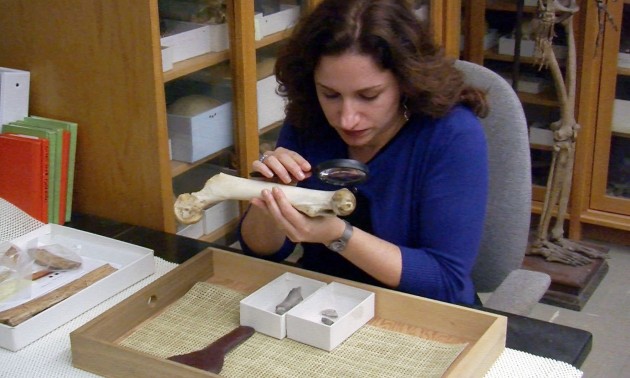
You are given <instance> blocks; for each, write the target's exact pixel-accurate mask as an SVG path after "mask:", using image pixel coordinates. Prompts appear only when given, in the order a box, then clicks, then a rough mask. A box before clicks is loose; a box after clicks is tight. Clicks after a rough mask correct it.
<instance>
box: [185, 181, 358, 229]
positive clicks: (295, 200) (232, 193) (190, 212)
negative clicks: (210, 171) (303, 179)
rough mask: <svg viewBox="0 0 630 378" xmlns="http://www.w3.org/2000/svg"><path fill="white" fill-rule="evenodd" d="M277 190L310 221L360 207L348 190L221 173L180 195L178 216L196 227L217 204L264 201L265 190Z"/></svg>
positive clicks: (343, 213) (345, 213)
mask: <svg viewBox="0 0 630 378" xmlns="http://www.w3.org/2000/svg"><path fill="white" fill-rule="evenodd" d="M274 187H279V188H280V189H282V191H283V192H284V194H285V195H286V197H287V199H288V200H289V202H290V203H291V205H293V207H295V208H296V209H297V210H299V211H301V212H302V213H304V214H306V215H308V216H310V217H316V216H320V215H341V216H345V215H349V214H350V213H352V212H353V211H354V208H355V207H356V198H355V197H354V194H352V192H351V191H349V190H348V189H345V188H344V189H339V190H337V191H324V190H314V189H307V188H299V187H296V186H290V185H282V184H277V183H271V182H266V181H257V180H251V179H245V178H241V177H236V176H232V175H227V174H224V173H219V174H217V175H215V176H212V177H211V178H210V179H209V180H208V181H206V184H205V185H204V187H203V189H201V190H200V191H198V192H194V193H184V194H181V195H179V197H177V201H175V206H174V209H175V216H176V217H177V220H178V221H179V222H181V223H184V224H192V223H196V222H199V221H200V220H201V218H202V217H203V211H204V210H205V209H207V208H208V207H210V206H211V205H212V204H214V203H216V202H219V201H223V200H240V201H249V200H251V199H252V198H256V197H260V192H262V191H263V190H264V189H267V190H271V189H272V188H274Z"/></svg>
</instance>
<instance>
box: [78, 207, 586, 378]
mask: <svg viewBox="0 0 630 378" xmlns="http://www.w3.org/2000/svg"><path fill="white" fill-rule="evenodd" d="M66 226H68V227H74V228H77V229H81V230H84V231H87V232H92V233H95V234H99V235H103V236H107V237H110V238H113V239H118V240H122V241H125V242H128V243H132V244H136V245H141V246H144V247H147V248H151V249H153V250H154V251H155V255H156V256H158V257H161V258H163V259H164V260H166V261H170V262H173V263H178V264H179V263H182V262H184V261H186V260H187V259H189V258H190V257H192V256H194V255H195V254H196V253H199V252H200V251H202V250H204V249H205V248H207V247H219V248H223V249H228V250H229V248H226V247H224V246H217V245H214V244H211V243H207V242H203V241H200V240H196V239H190V238H187V237H183V236H178V235H173V234H168V233H165V232H160V231H155V230H151V229H148V228H144V227H138V226H132V225H127V224H123V223H120V222H114V221H110V220H107V219H103V218H99V217H94V216H90V215H83V214H73V217H72V222H70V223H68V224H66ZM234 252H238V251H236V250H235V251H234ZM479 309H480V310H484V311H490V312H494V313H500V314H502V315H505V316H507V318H508V329H507V340H506V347H507V348H510V349H515V350H519V351H523V352H527V353H530V354H533V355H537V356H542V357H547V358H550V359H552V360H557V361H563V362H566V363H568V364H571V365H573V366H576V367H580V366H581V365H582V363H583V362H584V360H585V359H586V356H588V353H589V352H590V350H591V345H592V340H593V336H592V334H591V333H590V332H587V331H584V330H581V329H577V328H572V327H567V326H563V325H559V324H554V323H549V322H545V321H541V320H537V319H532V318H527V317H524V316H519V315H513V314H508V313H502V312H497V311H494V310H490V309H486V308H482V307H481V308H479Z"/></svg>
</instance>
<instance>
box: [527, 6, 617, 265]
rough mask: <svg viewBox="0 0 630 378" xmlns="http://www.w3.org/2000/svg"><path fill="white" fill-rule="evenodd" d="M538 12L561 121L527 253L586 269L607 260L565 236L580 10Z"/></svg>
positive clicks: (545, 8) (543, 53)
mask: <svg viewBox="0 0 630 378" xmlns="http://www.w3.org/2000/svg"><path fill="white" fill-rule="evenodd" d="M538 10H539V20H538V22H539V27H538V31H537V36H536V47H537V49H539V51H540V52H541V54H540V56H541V58H540V59H541V61H540V65H541V67H543V66H545V67H548V68H549V69H550V70H551V73H552V76H553V79H554V85H555V88H556V93H557V95H558V99H559V100H560V108H561V118H560V120H558V121H556V122H553V123H552V124H551V126H550V127H551V129H552V131H553V132H554V146H553V158H552V165H551V169H550V172H549V178H548V180H547V192H546V195H545V202H544V204H543V211H542V215H541V218H540V222H539V225H538V230H537V233H536V240H534V242H533V244H532V246H531V248H530V250H529V251H528V254H530V255H541V256H543V257H544V258H545V259H546V260H547V261H554V262H560V263H564V264H568V265H573V266H580V265H586V264H590V263H591V259H593V258H605V257H606V254H605V253H602V252H600V251H599V250H597V249H594V248H590V247H588V246H585V245H583V244H581V243H578V242H575V241H571V240H569V239H566V238H564V220H565V217H566V214H567V206H568V202H569V194H570V192H571V180H572V178H573V164H574V157H575V141H576V139H577V134H578V130H579V128H580V125H579V124H578V123H577V121H576V119H575V92H576V90H575V88H576V52H575V36H574V32H573V15H574V14H575V13H576V12H577V11H578V10H579V7H578V5H577V4H576V1H575V0H554V1H551V0H538ZM556 24H561V25H562V26H563V28H564V30H565V31H566V36H567V45H568V46H567V47H568V58H567V64H566V79H565V78H564V77H563V76H562V71H561V70H560V66H559V64H558V59H557V58H556V55H555V53H554V51H553V48H552V41H553V37H554V26H555V25H556ZM556 206H557V217H556V222H555V224H554V226H553V229H552V230H551V232H549V227H550V223H551V217H552V211H553V210H554V208H555V207H556Z"/></svg>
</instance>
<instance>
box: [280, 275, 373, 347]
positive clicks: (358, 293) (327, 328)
mask: <svg viewBox="0 0 630 378" xmlns="http://www.w3.org/2000/svg"><path fill="white" fill-rule="evenodd" d="M374 298H375V295H374V293H373V292H371V291H367V290H363V289H359V288H356V287H353V286H348V285H344V284H341V283H338V282H331V283H330V284H329V285H328V286H326V287H324V288H322V289H320V290H318V291H317V292H316V293H315V294H313V295H312V296H310V297H308V298H307V299H305V300H304V302H302V303H300V305H298V306H296V307H294V308H293V309H292V310H291V311H289V312H288V313H287V319H286V327H287V337H288V338H289V339H292V340H296V341H299V342H302V343H304V344H308V345H311V346H314V347H317V348H320V349H324V350H327V351H331V350H333V349H335V348H336V347H337V346H338V345H339V344H341V343H342V342H343V341H344V340H346V339H347V338H348V337H350V336H351V335H352V334H353V333H354V332H356V331H357V330H358V329H359V328H361V327H362V326H363V325H364V324H365V323H367V322H368V321H370V319H372V318H373V317H374ZM327 309H334V310H335V311H336V312H337V314H338V317H337V318H336V319H331V320H333V321H334V322H333V323H332V325H326V324H324V323H323V322H322V317H323V315H322V311H323V310H327Z"/></svg>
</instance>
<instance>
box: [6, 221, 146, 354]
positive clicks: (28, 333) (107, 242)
mask: <svg viewBox="0 0 630 378" xmlns="http://www.w3.org/2000/svg"><path fill="white" fill-rule="evenodd" d="M33 239H40V240H42V241H43V242H44V241H45V243H46V244H61V245H66V246H74V247H79V248H77V250H79V254H80V255H81V256H85V257H90V258H94V259H99V260H104V261H106V262H108V263H110V264H111V265H112V266H114V267H115V268H117V269H118V270H117V271H116V272H114V273H112V274H111V275H109V276H107V277H105V278H103V279H101V280H100V281H97V282H95V283H94V284H92V285H90V286H88V287H87V288H85V289H83V290H81V291H79V292H78V293H76V294H74V295H72V296H71V297H69V298H67V299H65V300H63V301H61V302H59V303H58V304H56V305H54V306H52V307H50V308H48V309H47V310H45V311H43V312H41V313H39V314H37V315H35V316H33V317H32V318H30V319H28V320H26V321H24V322H23V323H21V324H19V325H17V326H15V327H10V326H7V325H4V324H0V346H1V347H2V348H5V349H8V350H11V351H17V350H19V349H22V348H23V347H25V346H27V345H28V344H30V343H32V342H33V341H35V340H37V339H39V338H41V337H42V336H44V335H46V334H47V333H49V332H51V331H53V330H54V329H55V328H57V327H59V326H61V325H63V324H65V323H67V322H68V321H70V320H72V319H73V318H75V317H77V316H78V315H80V314H82V313H83V312H85V311H87V310H89V309H90V308H92V307H94V306H96V305H97V304H99V303H101V302H102V301H104V300H106V299H107V298H109V297H111V296H113V295H114V294H116V293H118V292H120V291H122V290H124V289H126V288H128V287H129V286H131V285H133V284H134V283H136V282H138V281H140V280H141V279H143V278H145V277H147V276H149V275H151V274H153V272H154V269H155V264H154V261H153V251H152V250H150V249H148V248H144V247H140V246H137V245H133V244H129V243H125V242H122V241H119V240H114V239H110V238H107V237H104V236H100V235H95V234H92V233H89V232H85V231H80V230H76V229H73V228H69V227H64V226H60V225H56V224H48V225H45V226H42V227H40V228H38V229H36V230H35V231H32V232H29V233H28V234H25V235H23V236H20V237H18V238H16V239H13V240H12V241H11V242H12V243H14V244H16V245H17V246H18V247H23V246H24V245H25V244H26V243H28V242H29V241H32V240H33Z"/></svg>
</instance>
